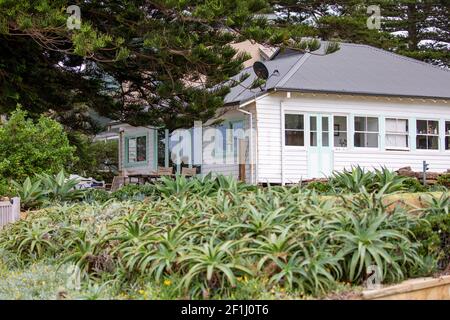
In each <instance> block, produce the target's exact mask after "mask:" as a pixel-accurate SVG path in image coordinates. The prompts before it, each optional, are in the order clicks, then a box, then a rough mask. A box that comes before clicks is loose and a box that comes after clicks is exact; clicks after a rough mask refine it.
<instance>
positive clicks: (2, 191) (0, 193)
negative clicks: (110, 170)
mask: <svg viewBox="0 0 450 320" xmlns="http://www.w3.org/2000/svg"><path fill="white" fill-rule="evenodd" d="M13 194H14V193H13V190H12V185H11V184H10V183H8V181H6V180H3V179H0V198H1V197H10V196H12V195H13Z"/></svg>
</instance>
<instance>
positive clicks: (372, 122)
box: [367, 117, 378, 132]
mask: <svg viewBox="0 0 450 320" xmlns="http://www.w3.org/2000/svg"><path fill="white" fill-rule="evenodd" d="M367 131H371V132H378V118H371V117H369V118H367Z"/></svg>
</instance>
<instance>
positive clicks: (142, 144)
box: [136, 136, 147, 161]
mask: <svg viewBox="0 0 450 320" xmlns="http://www.w3.org/2000/svg"><path fill="white" fill-rule="evenodd" d="M136 141H137V142H136V143H137V146H136V159H137V161H146V160H147V137H146V136H143V137H138V138H137V139H136Z"/></svg>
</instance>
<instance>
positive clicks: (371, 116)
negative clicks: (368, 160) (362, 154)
mask: <svg viewBox="0 0 450 320" xmlns="http://www.w3.org/2000/svg"><path fill="white" fill-rule="evenodd" d="M356 118H366V128H367V127H368V126H367V118H374V119H377V123H378V131H358V130H356V125H355V122H356ZM352 131H353V132H352V135H353V148H354V149H364V150H367V149H369V150H380V148H381V141H380V136H381V135H380V117H379V116H373V115H359V114H358V115H356V114H355V115H354V116H353V124H352ZM357 133H364V134H368V133H372V134H374V133H376V134H377V146H376V147H358V146H356V144H355V143H356V139H355V137H356V134H357Z"/></svg>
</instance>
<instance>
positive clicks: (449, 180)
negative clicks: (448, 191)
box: [437, 173, 450, 188]
mask: <svg viewBox="0 0 450 320" xmlns="http://www.w3.org/2000/svg"><path fill="white" fill-rule="evenodd" d="M437 183H438V184H439V185H441V186H444V187H446V188H450V173H447V174H443V175H440V176H439V177H438V179H437Z"/></svg>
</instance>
